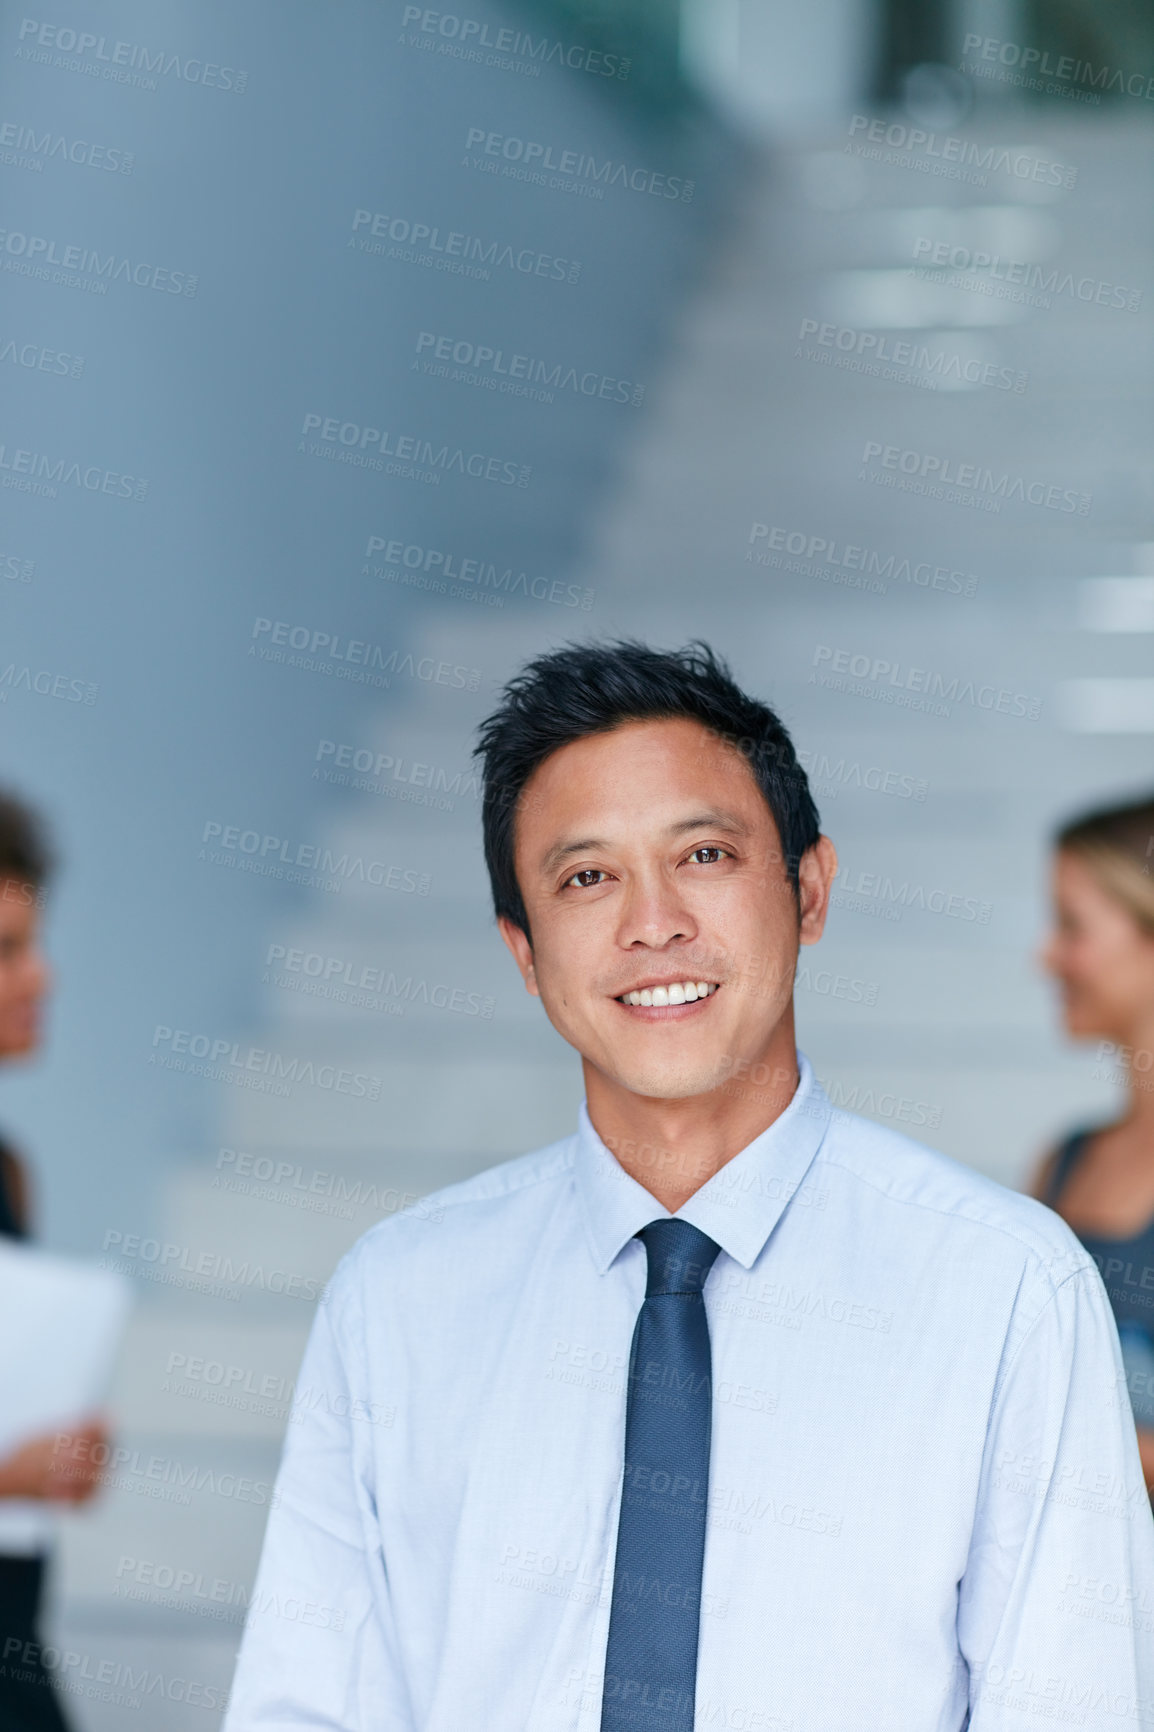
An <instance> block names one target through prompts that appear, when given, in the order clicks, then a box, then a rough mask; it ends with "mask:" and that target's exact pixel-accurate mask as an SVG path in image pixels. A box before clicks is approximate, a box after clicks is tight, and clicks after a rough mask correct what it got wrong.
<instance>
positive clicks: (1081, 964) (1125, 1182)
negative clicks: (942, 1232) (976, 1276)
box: [1031, 798, 1154, 1493]
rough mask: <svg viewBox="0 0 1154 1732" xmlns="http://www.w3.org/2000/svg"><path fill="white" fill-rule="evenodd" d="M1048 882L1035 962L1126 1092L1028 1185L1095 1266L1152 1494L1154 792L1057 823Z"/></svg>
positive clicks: (1068, 1019) (1073, 1031)
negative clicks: (1049, 902)
mask: <svg viewBox="0 0 1154 1732" xmlns="http://www.w3.org/2000/svg"><path fill="white" fill-rule="evenodd" d="M1052 882H1053V900H1054V924H1053V930H1052V931H1051V933H1050V936H1049V939H1048V940H1047V943H1046V945H1045V948H1044V950H1043V952H1042V962H1043V965H1044V966H1045V968H1046V969H1047V971H1048V972H1049V973H1050V974H1052V975H1053V976H1054V978H1055V979H1056V980H1057V982H1058V984H1059V986H1060V988H1061V994H1062V1011H1063V1018H1064V1021H1065V1025H1066V1031H1067V1033H1068V1034H1070V1035H1072V1036H1073V1037H1074V1039H1075V1040H1090V1039H1097V1040H1099V1041H1101V1042H1103V1043H1109V1045H1108V1046H1106V1047H1105V1051H1104V1053H1103V1056H1104V1057H1105V1056H1108V1058H1109V1061H1110V1063H1111V1066H1112V1068H1116V1069H1117V1071H1118V1073H1119V1075H1120V1076H1123V1077H1125V1079H1126V1085H1127V1094H1126V1104H1125V1106H1124V1107H1123V1109H1122V1112H1121V1114H1120V1115H1119V1116H1118V1117H1117V1118H1115V1119H1112V1120H1111V1121H1110V1122H1109V1123H1107V1124H1101V1125H1090V1126H1086V1127H1083V1128H1081V1129H1078V1130H1075V1131H1073V1132H1072V1133H1071V1134H1070V1135H1069V1136H1067V1137H1066V1138H1065V1140H1064V1141H1063V1142H1061V1143H1060V1144H1059V1145H1058V1147H1057V1148H1055V1149H1052V1150H1051V1151H1050V1153H1049V1154H1048V1155H1047V1156H1046V1158H1045V1159H1044V1160H1043V1162H1042V1163H1041V1165H1040V1167H1039V1168H1038V1170H1037V1172H1036V1173H1035V1175H1034V1179H1033V1183H1032V1185H1031V1191H1032V1194H1033V1195H1034V1196H1035V1197H1038V1198H1040V1199H1041V1201H1042V1202H1044V1203H1048V1204H1049V1205H1050V1207H1051V1208H1052V1209H1054V1210H1056V1211H1057V1213H1058V1214H1059V1215H1061V1216H1062V1217H1063V1219H1064V1220H1065V1221H1066V1222H1067V1224H1068V1225H1069V1226H1070V1227H1071V1228H1072V1229H1073V1231H1074V1232H1075V1233H1076V1234H1077V1236H1078V1238H1079V1239H1080V1240H1081V1241H1082V1244H1083V1245H1084V1246H1085V1247H1086V1249H1087V1251H1089V1253H1090V1255H1091V1256H1092V1257H1093V1258H1094V1261H1095V1262H1096V1263H1097V1265H1098V1268H1099V1270H1100V1271H1101V1274H1102V1279H1103V1281H1104V1282H1105V1285H1106V1291H1107V1293H1108V1294H1109V1298H1110V1304H1111V1306H1112V1307H1113V1310H1114V1317H1115V1319H1116V1321H1117V1324H1118V1333H1119V1336H1120V1338H1121V1342H1122V1358H1123V1363H1124V1365H1125V1368H1126V1381H1127V1388H1128V1391H1129V1398H1130V1403H1131V1406H1132V1407H1133V1410H1134V1418H1135V1421H1136V1424H1137V1427H1138V1444H1139V1450H1140V1453H1141V1457H1142V1467H1143V1471H1144V1474H1145V1477H1146V1483H1147V1487H1148V1488H1149V1489H1150V1490H1151V1492H1152V1493H1154V798H1152V799H1147V800H1142V801H1140V802H1137V803H1136V804H1133V805H1126V806H1116V807H1111V808H1109V809H1107V810H1102V811H1097V812H1092V813H1090V814H1089V815H1088V816H1086V817H1083V818H1079V819H1077V820H1075V822H1073V823H1071V824H1067V825H1066V826H1065V827H1064V828H1063V829H1062V830H1061V831H1059V833H1058V835H1057V837H1056V839H1055V852H1054V866H1053V881H1052ZM1112 1049H1113V1050H1112Z"/></svg>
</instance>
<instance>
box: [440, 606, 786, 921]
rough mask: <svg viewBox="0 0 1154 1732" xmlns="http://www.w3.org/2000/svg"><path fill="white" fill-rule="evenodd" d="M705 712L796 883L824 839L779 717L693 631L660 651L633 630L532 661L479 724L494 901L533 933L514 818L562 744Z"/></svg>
mask: <svg viewBox="0 0 1154 1732" xmlns="http://www.w3.org/2000/svg"><path fill="white" fill-rule="evenodd" d="M680 717H685V718H688V719H689V720H692V721H697V722H702V723H703V724H704V725H705V726H706V727H707V728H709V729H710V730H711V731H712V732H713V733H715V734H716V735H718V737H719V738H720V739H722V740H725V741H727V742H728V743H729V744H730V745H731V746H734V747H735V748H736V749H737V750H738V751H739V752H741V754H742V755H743V757H744V758H745V760H746V762H747V763H748V764H749V767H750V770H751V771H752V773H753V777H754V780H755V781H756V783H757V785H758V787H759V788H760V789H761V792H762V794H763V795H764V796H765V801H766V804H767V805H768V807H769V810H770V812H771V813H772V815H773V820H774V823H775V824H776V825H777V831H778V835H779V836H780V838H781V846H782V853H783V855H784V857H785V868H786V873H787V875H788V878H789V882H790V883H791V884H792V885H793V887H794V891H795V893H796V890H797V876H798V864H799V862H800V860H801V857H802V855H803V854H804V853H805V852H806V850H807V849H809V848H812V847H813V845H814V843H815V842H816V841H817V839H818V835H819V828H818V815H817V807H816V806H815V805H814V802H813V797H812V795H811V794H810V791H809V782H808V780H807V778H806V774H805V771H804V770H803V769H802V768H801V765H800V764H799V763H798V761H797V754H796V752H795V751H794V749H793V742H792V740H791V739H790V737H789V735H788V733H787V732H786V730H785V727H784V726H783V724H782V722H781V720H780V718H779V717H778V716H776V715H775V714H774V712H773V711H772V710H771V709H770V708H769V706H768V705H767V704H763V703H761V702H759V701H758V699H757V698H751V697H749V696H747V694H746V693H745V692H743V691H742V690H741V688H740V686H738V685H737V684H736V682H735V681H734V679H733V676H732V674H731V673H730V670H729V667H728V666H727V664H726V663H725V662H724V661H723V660H722V659H721V658H720V657H719V656H717V655H715V654H714V652H713V650H712V649H711V648H710V647H709V645H708V644H707V643H704V642H702V641H701V640H700V639H695V640H694V641H693V642H692V643H689V644H687V645H686V646H685V648H684V649H679V650H655V649H651V648H650V647H649V646H648V645H647V644H643V643H639V642H637V641H636V640H635V639H629V638H620V639H618V640H617V641H616V642H613V643H580V644H568V645H566V647H565V648H564V649H559V650H551V651H550V652H549V653H548V654H546V655H541V656H537V657H535V658H534V660H532V661H530V662H527V663H526V665H525V666H524V668H523V669H522V670H521V672H520V673H519V674H516V675H515V676H514V677H513V678H512V679H511V680H510V681H509V682H508V684H507V685H506V686H505V688H504V695H503V701H502V703H501V704H500V706H499V707H498V708H497V709H496V710H494V711H493V713H492V715H490V716H487V717H486V718H485V720H484V721H483V722H482V723H481V725H480V728H479V730H478V739H479V741H480V743H479V745H478V746H477V747H476V748H475V750H474V752H473V756H474V757H478V758H480V759H481V760H482V766H483V794H482V801H481V823H482V828H483V832H484V841H485V863H486V865H487V866H488V868H489V881H490V883H491V885H492V889H493V907H494V910H495V912H496V914H497V915H498V916H500V915H505V916H506V917H507V918H508V919H509V920H511V921H512V922H513V924H514V925H516V926H519V927H520V928H521V930H522V931H523V932H524V933H525V935H526V937H527V938H529V940H530V942H532V934H531V933H530V931H529V919H528V916H527V914H526V912H525V904H524V902H523V900H522V897H521V891H520V888H519V886H518V884H517V875H516V872H515V870H514V865H513V842H514V829H513V826H514V822H515V819H516V815H517V807H518V802H519V800H520V797H521V794H522V792H523V790H524V787H525V784H526V783H527V782H528V780H529V778H530V777H531V776H532V774H533V772H534V770H536V769H537V767H538V765H540V764H541V763H543V762H544V760H545V759H546V758H547V757H549V756H550V755H551V753H553V752H555V751H557V750H558V749H559V748H560V747H561V746H567V745H570V744H571V743H572V742H573V741H574V740H581V739H584V738H586V736H588V735H590V734H603V733H609V732H610V731H611V730H612V729H614V728H616V727H618V726H619V725H620V724H621V723H623V722H640V721H668V720H674V719H677V718H680Z"/></svg>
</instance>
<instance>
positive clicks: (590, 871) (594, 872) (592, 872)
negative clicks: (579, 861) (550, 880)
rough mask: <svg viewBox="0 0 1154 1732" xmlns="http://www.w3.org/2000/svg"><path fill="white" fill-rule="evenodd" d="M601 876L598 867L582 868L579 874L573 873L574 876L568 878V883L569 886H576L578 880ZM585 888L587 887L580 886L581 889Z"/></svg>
mask: <svg viewBox="0 0 1154 1732" xmlns="http://www.w3.org/2000/svg"><path fill="white" fill-rule="evenodd" d="M601 875H602V874H601V869H600V867H597V866H583V867H582V868H581V871H580V872H574V874H573V876H572V878H570V880H569V882H570V884H576V883H577V881H578V879H580V878H600V877H601ZM586 888H588V886H586V885H582V889H586Z"/></svg>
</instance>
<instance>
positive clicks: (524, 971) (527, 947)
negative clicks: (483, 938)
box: [497, 914, 541, 998]
mask: <svg viewBox="0 0 1154 1732" xmlns="http://www.w3.org/2000/svg"><path fill="white" fill-rule="evenodd" d="M497 931H498V932H499V933H500V934H501V937H502V938H503V939H504V940H505V943H506V944H507V945H508V947H509V950H510V951H511V953H512V956H513V961H514V962H515V963H516V964H517V967H518V968H519V969H520V970H521V979H522V980H523V981H524V982H525V990H526V992H531V993H532V994H533V997H534V998H540V996H541V993H540V991H539V989H538V986H537V972H536V970H535V968H534V967H533V946H532V945H531V944H530V943H529V939H528V935H527V934H526V933H525V932H523V931H522V929H521V928H520V927H519V926H518V925H517V924H516V923H515V922H514V921H512V920H510V919H509V917H508V915H506V914H499V915H498V916H497Z"/></svg>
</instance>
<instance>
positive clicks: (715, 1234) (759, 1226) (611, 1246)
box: [574, 1052, 832, 1275]
mask: <svg viewBox="0 0 1154 1732" xmlns="http://www.w3.org/2000/svg"><path fill="white" fill-rule="evenodd" d="M797 1061H798V1069H799V1072H800V1080H799V1082H798V1086H797V1091H796V1093H795V1094H794V1096H793V1099H792V1100H791V1101H790V1103H789V1105H788V1106H787V1107H786V1109H785V1111H784V1112H783V1113H782V1115H781V1117H780V1118H777V1119H775V1120H774V1121H773V1123H772V1124H771V1125H769V1126H768V1127H767V1128H766V1129H765V1130H764V1131H762V1133H761V1135H760V1136H757V1137H755V1138H754V1139H753V1141H752V1142H751V1143H747V1145H746V1146H745V1148H744V1149H742V1151H741V1153H740V1154H738V1155H735V1156H734V1157H733V1159H732V1160H731V1161H727V1162H726V1164H725V1166H724V1167H722V1168H721V1170H720V1172H717V1173H715V1174H714V1175H713V1177H712V1178H711V1179H710V1180H708V1181H707V1183H706V1184H704V1185H702V1186H701V1188H700V1190H697V1191H695V1192H694V1193H693V1195H692V1197H690V1198H689V1200H688V1201H687V1202H686V1203H684V1204H683V1205H682V1207H681V1208H680V1209H678V1211H677V1217H676V1218H677V1219H678V1220H680V1221H688V1222H689V1223H690V1225H691V1226H693V1227H697V1228H699V1229H700V1230H701V1232H703V1233H708V1235H709V1237H710V1238H711V1239H713V1240H715V1242H716V1243H717V1244H718V1245H720V1246H721V1248H722V1250H723V1251H725V1252H726V1253H727V1254H728V1255H729V1256H730V1257H732V1258H733V1259H734V1261H735V1262H737V1263H740V1264H741V1266H742V1268H743V1269H750V1268H752V1266H753V1264H754V1263H755V1262H756V1260H757V1258H758V1257H759V1256H760V1254H761V1252H762V1249H763V1248H764V1246H765V1242H766V1240H767V1239H768V1238H769V1235H770V1234H771V1233H772V1231H773V1229H774V1228H775V1227H776V1225H777V1223H778V1221H779V1220H780V1219H781V1217H782V1215H783V1214H784V1213H785V1209H786V1205H787V1204H788V1203H789V1201H790V1199H791V1197H793V1196H794V1194H795V1193H796V1192H797V1190H798V1189H799V1188H800V1186H801V1183H802V1180H803V1179H804V1177H805V1175H806V1172H807V1171H808V1169H809V1167H810V1164H811V1163H812V1161H813V1158H814V1156H815V1155H816V1154H817V1151H818V1149H819V1147H820V1146H821V1142H822V1139H823V1137H824V1136H825V1132H826V1126H827V1125H828V1124H829V1118H830V1112H831V1110H832V1109H831V1107H830V1103H829V1098H828V1096H827V1095H826V1093H825V1090H824V1089H823V1088H822V1086H821V1084H820V1083H819V1082H818V1080H817V1078H816V1077H815V1076H814V1073H813V1067H812V1065H811V1064H810V1062H809V1060H808V1059H807V1058H806V1056H805V1054H804V1053H803V1052H799V1053H798V1055H797ZM576 1144H577V1147H576V1155H575V1159H574V1176H575V1179H576V1184H577V1195H578V1198H579V1199H580V1203H581V1209H582V1213H583V1215H584V1218H585V1228H586V1232H587V1234H588V1238H589V1244H590V1248H591V1250H592V1253H593V1261H594V1263H595V1265H596V1267H597V1273H598V1274H599V1275H604V1273H605V1271H606V1270H607V1269H608V1268H609V1266H610V1264H611V1263H613V1262H614V1260H615V1259H616V1258H617V1256H618V1255H619V1254H620V1252H621V1250H622V1249H623V1247H624V1246H626V1245H627V1244H628V1243H629V1241H630V1239H632V1238H633V1237H634V1235H635V1234H636V1233H638V1232H639V1231H640V1230H641V1228H642V1227H645V1226H647V1225H648V1224H649V1222H650V1221H656V1220H661V1219H663V1218H665V1217H668V1215H669V1211H668V1210H667V1209H665V1208H663V1207H662V1205H661V1204H660V1203H659V1202H658V1201H657V1199H656V1197H654V1196H653V1195H652V1194H651V1193H650V1192H649V1191H647V1190H646V1189H645V1187H644V1186H643V1185H641V1184H639V1183H638V1182H637V1180H636V1179H634V1178H632V1177H631V1176H630V1174H628V1173H627V1172H626V1171H625V1169H624V1167H623V1166H621V1164H620V1163H619V1162H618V1161H617V1159H616V1158H615V1157H614V1156H613V1155H612V1154H611V1153H610V1151H609V1150H608V1149H607V1148H606V1147H605V1144H604V1143H603V1142H602V1141H601V1138H600V1137H599V1136H598V1135H597V1132H596V1131H595V1130H594V1129H593V1124H592V1121H591V1119H590V1117H589V1109H588V1106H587V1103H586V1102H585V1101H582V1102H581V1106H580V1110H579V1112H578V1124H577V1138H576Z"/></svg>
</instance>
